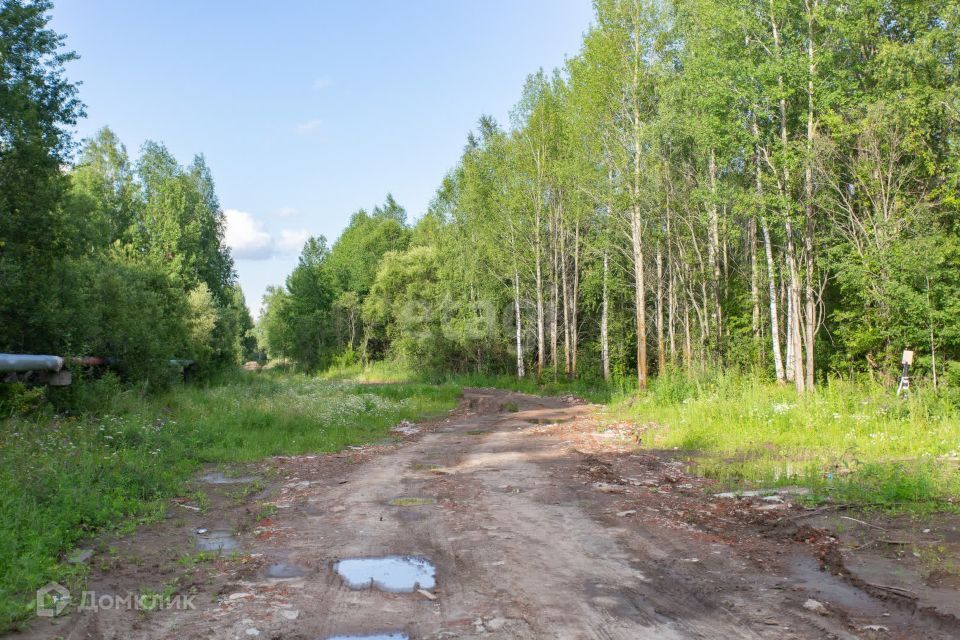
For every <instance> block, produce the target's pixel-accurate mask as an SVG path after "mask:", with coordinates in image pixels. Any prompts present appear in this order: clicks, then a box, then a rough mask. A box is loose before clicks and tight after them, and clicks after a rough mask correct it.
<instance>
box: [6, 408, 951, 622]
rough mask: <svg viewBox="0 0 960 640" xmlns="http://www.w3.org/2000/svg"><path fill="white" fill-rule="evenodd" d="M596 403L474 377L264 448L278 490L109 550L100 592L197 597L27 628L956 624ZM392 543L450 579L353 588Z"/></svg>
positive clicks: (96, 577) (95, 584) (163, 526)
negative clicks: (457, 396)
mask: <svg viewBox="0 0 960 640" xmlns="http://www.w3.org/2000/svg"><path fill="white" fill-rule="evenodd" d="M512 409H518V410H517V411H512ZM593 416H594V408H592V407H590V406H587V405H584V404H582V403H579V402H577V401H574V400H573V399H569V398H568V399H556V398H539V397H532V396H525V395H521V394H514V393H508V392H504V391H495V390H488V389H474V390H468V391H467V392H465V397H464V403H463V404H462V405H461V408H460V409H458V410H457V411H456V412H454V413H452V414H451V416H450V417H449V418H447V419H446V420H441V421H438V422H437V423H434V424H432V425H427V426H423V427H421V429H420V430H419V431H418V432H417V433H413V432H412V431H413V430H411V432H410V433H408V434H407V435H406V436H405V437H404V439H403V441H402V442H400V443H399V444H393V445H387V446H381V447H371V448H366V449H364V450H362V451H354V452H345V453H343V454H340V455H336V456H301V457H294V458H280V459H274V460H272V461H268V462H266V463H264V465H263V466H261V467H260V468H259V469H258V472H259V473H261V474H264V475H263V476H262V477H263V478H264V481H265V482H266V484H267V485H268V486H267V490H266V491H265V492H264V493H262V494H261V495H244V494H243V493H242V492H240V493H238V488H239V487H240V486H242V485H240V484H237V485H222V486H220V487H219V488H220V489H222V491H221V492H220V493H218V494H216V495H215V496H214V498H213V505H212V508H211V509H210V510H209V511H206V512H205V513H198V512H196V510H195V509H192V508H189V507H190V506H191V505H189V504H186V505H174V506H173V507H171V509H172V510H173V511H174V512H175V514H174V517H171V518H169V519H168V520H167V521H166V522H163V523H159V524H158V525H156V526H149V527H144V528H142V529H141V531H140V532H139V533H137V534H135V535H133V536H130V537H128V538H124V539H118V540H116V541H111V542H109V543H105V544H104V545H101V547H100V549H99V550H98V552H97V554H96V555H95V556H94V558H93V559H92V560H91V562H92V568H93V573H92V575H91V579H90V587H91V588H94V589H96V590H97V592H98V593H99V594H104V593H116V594H120V593H124V592H130V591H133V592H136V591H137V589H141V590H142V587H143V585H145V584H150V585H152V587H151V588H154V589H159V588H160V587H161V586H162V585H164V584H167V585H173V587H171V589H172V590H175V591H176V592H178V593H183V594H192V595H193V596H194V598H193V602H194V604H195V608H194V609H192V610H184V611H170V610H164V611H154V612H149V613H145V612H142V611H141V612H137V611H129V610H101V611H84V612H79V613H73V614H71V615H69V616H66V617H63V618H59V619H56V620H55V621H54V622H53V623H51V622H48V621H37V623H36V624H33V625H31V627H30V628H29V629H28V630H26V631H25V632H23V633H22V634H21V637H24V638H33V637H37V638H39V637H65V638H71V639H79V638H110V639H113V638H117V639H120V638H171V639H172V638H178V639H179V638H222V639H227V638H230V639H233V638H241V639H244V638H297V639H326V638H331V637H337V636H351V637H352V636H359V637H363V636H368V635H373V634H377V633H379V634H390V633H393V634H398V635H395V636H382V637H395V638H400V637H409V638H415V639H428V638H489V639H495V638H531V639H551V638H559V639H567V638H569V639H571V640H572V639H581V638H582V639H597V640H620V639H623V640H641V639H645V638H656V639H658V640H660V639H670V638H709V639H715V638H911V639H917V638H955V637H960V631H958V629H960V627H958V626H957V625H956V624H955V621H954V620H951V619H950V617H949V616H944V615H938V614H936V613H934V612H930V611H925V610H923V608H922V607H918V606H916V605H915V604H912V603H911V602H909V601H908V600H906V599H904V598H900V597H897V594H896V593H892V592H891V593H888V594H886V595H885V594H884V593H883V592H878V591H877V590H876V589H867V590H862V589H861V588H860V587H858V586H857V585H856V584H854V583H855V581H852V580H850V579H849V578H848V577H845V576H844V571H843V568H842V567H841V566H839V565H838V563H837V560H836V557H835V556H836V549H835V547H836V540H835V539H834V538H832V537H830V536H827V535H826V534H825V533H824V532H823V531H822V530H818V529H815V528H811V527H808V526H803V525H799V524H797V522H798V520H799V519H798V518H795V517H793V516H792V515H791V514H793V513H794V510H795V507H793V506H792V505H790V504H789V501H784V502H778V501H763V502H760V501H752V502H749V501H741V500H730V499H727V500H724V499H717V498H714V497H712V496H710V494H709V492H708V491H707V490H706V485H704V484H700V482H701V481H700V480H697V479H696V478H693V477H691V476H689V475H687V474H685V472H684V469H683V465H682V464H679V463H677V462H675V461H672V460H671V459H670V458H669V457H666V456H661V455H658V454H656V453H654V452H644V451H642V450H639V451H638V450H636V448H635V447H634V446H629V445H630V443H629V442H627V443H625V444H624V443H622V442H621V445H622V446H619V447H613V449H616V451H614V452H613V453H610V451H609V450H608V451H607V453H602V451H603V450H605V449H604V444H605V443H604V440H605V439H616V438H620V440H623V439H624V436H623V434H622V433H619V432H616V431H606V432H598V430H597V423H596V418H595V417H593ZM618 434H619V435H618ZM629 437H631V436H630V435H629V434H627V436H626V438H627V439H629ZM591 443H593V445H591ZM634 444H635V443H634ZM594 445H595V446H594ZM607 449H610V448H609V447H607ZM271 470H272V471H271ZM271 474H272V475H271ZM703 482H705V481H703ZM207 487H208V489H210V490H211V491H213V492H214V493H215V491H214V490H215V489H217V488H218V485H208V486H207ZM228 489H229V490H228ZM218 496H219V497H218ZM397 498H401V500H396V499H397ZM392 503H393V504H392ZM264 505H267V506H266V510H265V507H264ZM271 505H272V506H271ZM178 506H183V508H177V507H178ZM245 523H246V524H245ZM251 523H252V524H251ZM201 526H203V527H206V528H211V529H213V528H226V529H227V530H228V531H232V532H234V533H235V539H236V542H237V543H238V544H239V547H238V549H237V551H236V552H234V553H232V554H227V553H225V554H223V555H222V556H221V558H220V559H218V560H216V561H213V562H202V563H198V564H197V565H195V566H194V565H191V564H190V562H188V561H184V560H183V558H184V557H185V555H186V556H188V555H189V554H190V553H195V552H196V549H195V548H194V547H193V545H194V539H193V537H192V533H193V532H194V530H195V529H196V528H198V527H201ZM387 555H397V556H414V557H417V558H421V559H426V560H429V561H430V562H431V563H433V565H434V566H435V568H436V585H435V586H434V587H433V588H431V589H429V590H421V591H413V592H411V593H391V592H386V591H382V590H380V589H377V588H373V587H366V588H363V589H356V590H355V589H351V588H348V587H347V586H346V585H345V584H344V582H343V580H342V579H341V578H340V577H339V576H338V575H337V573H336V571H335V563H336V562H337V561H338V560H342V559H347V558H358V557H359V558H369V557H376V556H387ZM176 558H181V561H180V562H175V559H176ZM278 573H280V574H282V575H286V576H289V577H271V574H273V575H277V574H278ZM837 574H839V575H837ZM860 586H861V587H862V586H863V585H860ZM864 588H865V587H864ZM868 591H870V593H868ZM811 600H812V601H815V603H814V604H810V603H809V602H808V601H811ZM805 603H806V604H807V607H805V606H804V605H805ZM817 605H819V606H817Z"/></svg>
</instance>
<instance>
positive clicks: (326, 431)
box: [0, 373, 459, 630]
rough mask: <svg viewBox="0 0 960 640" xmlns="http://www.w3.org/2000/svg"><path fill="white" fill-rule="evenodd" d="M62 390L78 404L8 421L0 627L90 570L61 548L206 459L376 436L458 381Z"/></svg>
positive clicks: (153, 496) (287, 380)
mask: <svg viewBox="0 0 960 640" xmlns="http://www.w3.org/2000/svg"><path fill="white" fill-rule="evenodd" d="M61 393H66V394H69V397H68V398H53V400H54V402H55V403H56V402H58V401H59V402H61V403H62V404H65V405H66V404H69V406H71V407H80V408H81V410H80V411H74V412H73V413H71V414H67V413H54V412H53V411H52V410H49V409H47V410H40V411H37V412H35V413H34V414H32V415H30V416H28V417H13V418H8V419H6V420H3V421H0V630H2V629H5V628H9V627H10V626H12V625H14V624H15V623H16V622H17V621H19V620H22V619H24V618H26V617H29V616H30V615H31V613H32V602H33V592H34V590H35V589H37V588H38V587H39V586H41V585H43V584H44V583H46V582H47V581H49V580H56V581H59V582H61V583H65V584H72V583H73V582H74V581H76V580H78V579H80V578H81V577H82V576H81V574H82V572H83V569H82V568H80V567H76V566H73V565H67V564H64V563H62V562H61V559H62V557H63V554H64V553H66V552H67V551H68V550H69V549H71V548H72V547H73V546H74V545H76V544H78V543H79V542H80V541H81V540H82V539H83V538H86V537H88V536H90V535H91V534H93V533H95V532H97V531H99V530H102V529H103V528H105V527H107V528H110V527H112V528H119V529H127V530H129V529H131V528H132V527H133V526H134V525H135V524H136V523H138V522H141V521H144V520H149V519H153V518H158V517H161V516H162V514H163V512H164V508H165V500H166V499H167V498H169V497H170V496H173V495H175V494H176V493H177V492H178V491H180V490H181V488H182V487H183V482H184V480H185V479H186V478H188V477H190V475H191V474H192V473H193V472H194V471H195V470H196V469H198V468H199V466H200V465H202V464H203V463H208V462H223V463H234V462H245V461H252V460H257V459H261V458H264V457H267V456H271V455H278V454H300V453H307V452H324V451H337V450H339V449H342V448H343V447H345V446H348V445H353V444H360V443H365V442H371V441H376V440H378V439H382V438H385V437H387V436H388V435H389V428H390V426H392V425H394V424H396V423H397V422H399V421H401V420H404V419H409V420H416V419H419V418H422V417H424V416H427V415H431V414H438V413H440V412H442V411H444V410H446V409H448V408H450V407H452V406H453V405H454V404H455V402H456V398H457V397H458V396H459V388H458V387H456V386H455V385H440V386H433V385H427V384H421V383H410V384H390V385H376V384H363V385H361V384H356V383H352V382H335V381H325V380H320V379H316V378H310V377H306V376H301V375H292V374H290V375H286V374H284V375H280V374H277V375H272V374H269V373H263V374H259V375H257V374H238V375H236V376H232V377H230V378H228V379H226V380H222V381H220V382H218V383H216V384H211V385H210V386H206V387H192V386H183V387H176V388H174V389H171V390H170V391H168V392H166V393H163V394H161V395H158V396H153V397H148V398H146V399H144V398H142V397H141V396H140V395H139V394H138V393H137V392H135V391H129V390H128V391H121V390H120V389H119V388H118V387H117V385H116V384H115V383H113V382H112V381H111V380H110V379H109V378H107V379H104V380H101V381H98V382H93V383H87V384H82V383H81V384H79V385H78V386H77V387H75V388H73V389H68V390H65V391H61Z"/></svg>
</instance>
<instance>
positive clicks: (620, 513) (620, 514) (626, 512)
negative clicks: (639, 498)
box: [617, 509, 637, 518]
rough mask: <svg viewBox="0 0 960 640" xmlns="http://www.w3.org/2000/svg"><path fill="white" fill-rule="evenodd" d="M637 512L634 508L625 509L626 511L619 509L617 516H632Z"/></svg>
mask: <svg viewBox="0 0 960 640" xmlns="http://www.w3.org/2000/svg"><path fill="white" fill-rule="evenodd" d="M636 512H637V510H636V509H627V510H626V511H620V512H618V513H617V517H618V518H626V517H627V516H632V515H633V514H635V513H636Z"/></svg>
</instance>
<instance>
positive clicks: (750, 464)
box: [608, 375, 960, 510]
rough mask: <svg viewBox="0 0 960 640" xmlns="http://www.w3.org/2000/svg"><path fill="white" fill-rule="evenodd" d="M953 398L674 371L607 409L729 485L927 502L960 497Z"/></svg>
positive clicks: (844, 498) (905, 503)
mask: <svg viewBox="0 0 960 640" xmlns="http://www.w3.org/2000/svg"><path fill="white" fill-rule="evenodd" d="M954 400H955V399H954V398H953V397H952V396H951V395H950V394H948V393H935V392H933V391H932V390H929V389H928V390H919V391H916V392H913V393H912V394H911V395H909V396H907V397H905V398H902V399H900V398H897V397H896V395H895V393H894V392H893V391H892V390H890V389H886V388H883V387H881V386H879V385H876V384H872V383H857V382H850V381H842V380H830V381H829V382H827V383H826V384H823V385H821V386H820V387H819V388H818V390H817V392H816V393H813V394H807V395H804V396H798V395H797V394H796V393H795V392H794V391H793V389H792V388H788V387H783V386H779V385H776V384H771V383H768V382H764V381H761V380H759V379H757V378H752V377H748V376H738V375H718V376H710V377H705V378H702V379H699V380H697V379H693V380H691V379H688V378H687V377H685V376H672V377H669V378H664V379H660V380H658V381H655V382H654V383H653V384H652V385H651V388H650V390H649V391H648V392H647V393H646V394H643V395H640V396H636V397H631V398H624V399H620V400H618V401H616V402H614V403H613V404H612V405H611V406H610V408H609V409H608V412H609V414H610V417H611V418H615V419H631V420H634V421H636V422H637V423H638V424H640V425H641V426H642V427H643V428H644V433H643V443H644V446H647V447H652V448H658V449H676V450H678V451H679V452H680V455H685V456H688V457H689V458H690V459H691V462H692V463H693V464H694V468H695V469H696V470H697V471H698V472H700V473H702V474H704V475H707V476H710V477H715V478H719V479H721V480H723V481H725V482H726V483H728V484H730V485H731V486H745V485H754V486H757V485H763V486H783V485H802V486H806V487H810V488H811V489H813V490H814V499H824V498H828V497H829V498H832V499H834V500H837V501H840V502H850V503H855V504H863V505H871V506H878V507H884V508H891V509H908V510H932V509H952V508H955V506H956V505H958V504H960V473H958V470H957V463H956V460H957V456H958V455H960V410H958V408H957V405H956V403H955V401H954Z"/></svg>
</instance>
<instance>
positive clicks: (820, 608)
mask: <svg viewBox="0 0 960 640" xmlns="http://www.w3.org/2000/svg"><path fill="white" fill-rule="evenodd" d="M803 608H804V609H806V610H807V611H813V612H814V613H817V614H820V615H821V616H825V615H827V614H828V613H829V611H827V607H826V606H825V605H824V604H823V603H822V602H819V601H817V600H814V599H813V598H807V601H806V602H804V603H803Z"/></svg>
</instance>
